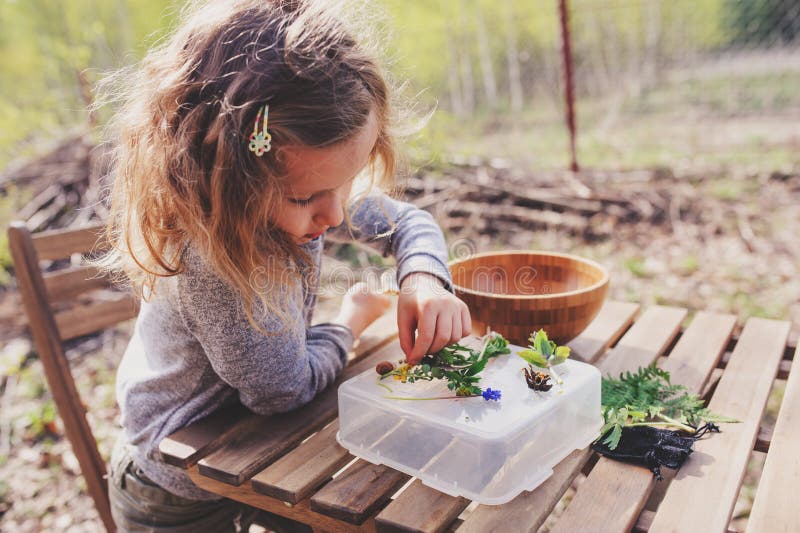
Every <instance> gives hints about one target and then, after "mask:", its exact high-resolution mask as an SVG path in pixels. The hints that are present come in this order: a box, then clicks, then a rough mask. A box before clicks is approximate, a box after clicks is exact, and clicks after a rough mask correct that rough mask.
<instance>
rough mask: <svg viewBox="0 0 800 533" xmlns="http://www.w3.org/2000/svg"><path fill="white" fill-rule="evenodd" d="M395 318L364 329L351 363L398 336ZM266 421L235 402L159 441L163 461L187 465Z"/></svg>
mask: <svg viewBox="0 0 800 533" xmlns="http://www.w3.org/2000/svg"><path fill="white" fill-rule="evenodd" d="M396 317H397V314H396V313H394V312H393V313H387V314H386V315H384V316H383V317H381V318H379V319H378V320H376V321H375V322H374V323H372V324H371V325H370V326H369V327H368V328H367V329H366V330H365V331H364V334H363V335H362V336H361V337H360V339H359V342H358V343H357V344H356V346H355V347H354V349H353V355H352V356H351V362H350V364H351V365H352V364H353V363H355V362H357V361H359V360H361V359H363V358H365V357H368V356H369V355H370V354H372V353H374V352H375V351H376V350H378V349H379V348H381V347H383V346H384V345H385V344H386V343H387V342H390V341H391V340H393V339H394V338H396V337H397V325H396V320H397V318H396ZM337 383H338V382H337ZM331 390H333V394H334V395H335V394H336V390H335V387H332V388H331V389H329V390H328V391H326V392H325V393H323V394H327V393H330V392H331ZM269 420H270V417H262V416H258V415H255V414H253V413H252V412H251V411H249V410H248V409H246V408H245V407H244V406H241V405H238V406H235V407H232V408H230V409H226V410H223V411H220V412H218V413H215V414H213V415H211V416H209V417H207V418H204V419H203V420H200V421H198V422H195V423H194V424H191V425H189V426H187V427H185V428H182V429H180V430H178V431H176V432H175V433H173V434H172V435H170V436H169V437H167V438H165V439H163V440H162V441H161V442H160V443H159V451H160V452H161V456H162V458H163V460H164V461H165V462H166V463H169V464H171V465H175V466H178V467H181V468H189V467H190V466H192V465H194V464H195V463H197V461H198V460H200V459H201V458H202V457H205V456H207V455H209V454H211V453H212V452H214V451H216V450H217V449H218V448H219V447H220V446H221V445H222V444H223V443H226V442H229V441H231V440H234V439H236V438H237V437H239V436H240V435H243V434H245V433H248V432H249V431H250V430H252V429H253V428H254V427H256V426H258V425H263V424H269V423H270V422H269ZM309 431H311V429H310V428H309Z"/></svg>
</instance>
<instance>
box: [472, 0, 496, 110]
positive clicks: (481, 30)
mask: <svg viewBox="0 0 800 533" xmlns="http://www.w3.org/2000/svg"><path fill="white" fill-rule="evenodd" d="M475 20H476V22H477V28H478V53H479V54H480V60H481V74H482V76H483V90H484V92H485V93H486V104H487V105H488V106H489V109H497V83H496V82H495V78H494V67H493V66H492V54H491V51H490V50H489V35H488V34H487V33H486V24H485V22H484V20H483V15H482V14H481V8H480V6H478V5H476V6H475Z"/></svg>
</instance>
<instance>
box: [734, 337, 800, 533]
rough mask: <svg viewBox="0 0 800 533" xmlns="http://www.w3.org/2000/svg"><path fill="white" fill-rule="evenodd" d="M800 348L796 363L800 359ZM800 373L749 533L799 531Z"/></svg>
mask: <svg viewBox="0 0 800 533" xmlns="http://www.w3.org/2000/svg"><path fill="white" fill-rule="evenodd" d="M798 355H800V348H798V349H797V351H796V352H795V358H794V360H795V361H798V360H800V358H798ZM798 442H800V370H798V369H795V370H794V372H790V373H789V378H788V380H787V382H786V389H785V390H784V392H783V401H782V403H781V408H780V411H779V412H778V420H777V421H776V423H775V430H774V431H773V432H772V439H771V440H770V443H769V454H768V455H767V461H766V463H765V464H764V471H763V472H762V474H761V481H760V482H759V483H758V492H756V499H755V501H754V502H753V508H752V510H751V512H750V519H749V521H748V523H747V529H748V530H749V531H785V532H787V533H788V532H790V531H800V512H798V509H797V491H798V489H800V460H798V457H797V443H798Z"/></svg>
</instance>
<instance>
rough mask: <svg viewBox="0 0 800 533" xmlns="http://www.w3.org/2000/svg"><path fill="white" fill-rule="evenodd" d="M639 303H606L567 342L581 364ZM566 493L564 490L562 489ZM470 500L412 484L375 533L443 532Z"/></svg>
mask: <svg viewBox="0 0 800 533" xmlns="http://www.w3.org/2000/svg"><path fill="white" fill-rule="evenodd" d="M638 310H639V305H638V304H632V303H626V302H614V301H609V302H606V303H605V304H604V305H603V307H602V309H601V310H600V313H599V314H598V316H597V318H596V319H595V320H594V321H592V323H591V324H590V325H589V327H587V328H586V330H585V331H584V332H583V333H581V335H579V336H578V337H577V338H576V339H574V340H573V341H571V342H570V343H569V346H570V348H573V350H574V352H575V353H576V355H579V356H580V359H582V360H584V361H594V360H596V359H597V358H598V357H599V356H600V355H601V354H602V353H603V352H605V350H606V349H607V348H608V346H610V345H611V344H612V343H614V342H615V341H616V340H618V339H619V337H620V335H622V334H623V333H624V332H625V330H626V329H627V328H628V327H629V326H630V325H631V323H632V322H633V319H634V316H635V315H636V313H637V312H638ZM564 490H566V487H564ZM468 504H469V500H466V499H465V498H458V497H454V496H448V495H446V494H443V493H441V492H439V491H436V490H434V489H431V488H430V487H427V486H425V485H423V484H422V483H421V482H420V481H419V480H416V481H414V483H413V484H411V485H410V486H409V487H408V488H406V490H404V491H403V492H402V493H401V494H400V495H399V496H398V497H397V498H395V499H394V500H393V501H392V502H391V503H390V504H389V505H387V506H386V508H385V509H384V510H383V511H381V513H380V514H378V516H376V517H375V527H376V529H377V530H378V531H425V532H438V531H443V530H444V529H445V528H446V527H447V526H448V525H449V524H450V523H451V522H452V521H453V520H454V519H455V518H456V517H457V516H458V515H459V514H460V513H461V511H463V510H464V509H465V508H466V507H467V505H468Z"/></svg>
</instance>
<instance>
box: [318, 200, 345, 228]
mask: <svg viewBox="0 0 800 533" xmlns="http://www.w3.org/2000/svg"><path fill="white" fill-rule="evenodd" d="M314 222H315V223H316V224H317V225H318V226H320V227H330V228H335V227H336V226H339V225H340V224H341V223H342V222H344V207H343V203H342V198H341V197H339V195H338V194H332V195H330V196H328V197H327V198H325V202H323V203H321V205H320V206H319V210H318V211H317V212H316V213H315V214H314Z"/></svg>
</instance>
